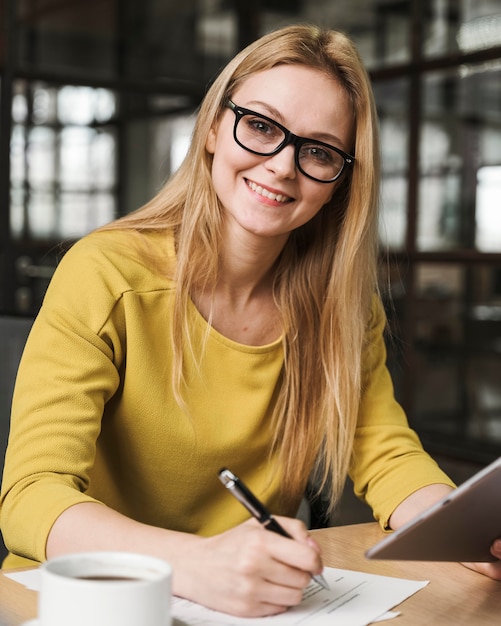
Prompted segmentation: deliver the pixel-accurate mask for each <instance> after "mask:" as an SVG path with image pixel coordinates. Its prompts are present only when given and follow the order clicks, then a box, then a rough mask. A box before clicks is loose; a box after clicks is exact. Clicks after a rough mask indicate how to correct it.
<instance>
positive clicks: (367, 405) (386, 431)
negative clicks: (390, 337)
mask: <svg viewBox="0 0 501 626" xmlns="http://www.w3.org/2000/svg"><path fill="white" fill-rule="evenodd" d="M385 324H386V318H385V314H384V311H383V307H382V304H381V302H380V301H379V300H376V301H375V304H374V306H373V310H372V315H371V319H370V323H369V326H368V331H367V341H366V347H365V351H364V355H363V365H362V367H363V393H362V398H361V403H360V409H359V416H358V423H357V429H356V433H355V441H354V447H353V455H352V461H351V470H350V477H351V479H352V480H353V483H354V489H355V493H356V495H357V496H358V497H359V498H361V499H362V500H364V501H365V502H366V503H367V504H368V505H369V506H370V507H371V508H372V510H373V513H374V517H375V519H376V520H377V521H378V522H379V524H380V525H381V527H382V528H383V529H384V530H388V529H389V518H390V516H391V514H392V513H393V511H394V510H395V509H396V507H397V506H398V505H399V504H400V503H401V502H402V501H403V500H405V498H407V497H408V496H410V495H411V494H412V493H414V492H415V491H417V490H418V489H420V488H422V487H425V486H427V485H430V484H434V483H443V484H447V485H451V486H454V483H453V482H452V481H451V480H450V479H449V478H448V476H446V474H444V472H443V471H442V470H441V469H440V468H439V466H438V464H437V463H436V462H435V461H434V460H433V459H432V458H431V457H430V456H429V455H428V454H427V453H426V451H425V450H424V449H423V447H422V445H421V442H420V441H419V438H418V436H417V434H416V432H415V431H414V430H412V429H411V428H410V427H409V424H408V421H407V418H406V416H405V414H404V411H403V409H402V407H401V406H400V405H399V404H398V402H397V401H396V400H395V397H394V392H393V384H392V381H391V378H390V374H389V372H388V369H387V367H386V347H385V344H384V336H383V333H384V328H385Z"/></svg>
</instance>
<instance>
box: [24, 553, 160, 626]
mask: <svg viewBox="0 0 501 626" xmlns="http://www.w3.org/2000/svg"><path fill="white" fill-rule="evenodd" d="M40 569H41V572H40V573H41V579H40V593H39V600H38V620H36V623H37V624H38V625H39V626H90V625H92V626H170V624H171V613H170V604H171V584H172V569H171V566H170V565H169V563H167V562H166V561H163V560H161V559H157V558H154V557H150V556H145V555H141V554H134V553H128V552H85V553H79V554H70V555H65V556H61V557H57V558H54V559H50V560H48V561H46V562H45V563H43V564H42V565H41V567H40Z"/></svg>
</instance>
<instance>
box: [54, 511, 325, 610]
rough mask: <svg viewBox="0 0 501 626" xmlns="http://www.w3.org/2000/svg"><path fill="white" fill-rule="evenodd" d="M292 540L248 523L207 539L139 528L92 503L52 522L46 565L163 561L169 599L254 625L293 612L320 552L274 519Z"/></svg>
mask: <svg viewBox="0 0 501 626" xmlns="http://www.w3.org/2000/svg"><path fill="white" fill-rule="evenodd" d="M280 523H281V524H283V525H284V527H285V528H286V529H287V531H288V532H289V533H290V534H291V535H292V536H293V537H294V538H295V540H294V541H293V540H291V539H287V538H284V537H281V536H279V535H277V534H276V533H271V532H266V531H265V530H264V529H263V528H262V527H261V526H260V525H259V524H258V523H257V522H255V520H250V521H248V522H245V523H244V524H241V525H239V526H237V527H235V528H233V529H231V530H229V531H226V532H224V533H221V534H220V535H216V536H214V537H209V538H206V537H198V536H195V535H190V534H187V533H181V532H175V531H172V530H165V529H162V528H156V527H153V526H148V525H146V524H141V523H139V522H136V521H133V520H131V519H129V518H127V517H125V516H123V515H121V514H119V513H117V512H115V511H113V510H111V509H109V508H108V507H106V506H104V505H102V504H97V503H81V504H77V505H75V506H73V507H71V508H69V509H67V510H66V511H64V512H63V513H62V514H61V515H60V516H59V518H58V519H57V520H56V522H55V524H54V526H53V527H52V530H51V532H50V534H49V538H48V542H47V557H48V558H51V557H55V556H58V555H59V554H64V553H65V552H70V551H71V552H76V551H87V550H127V551H134V552H141V553H145V554H151V555H154V556H157V557H160V558H164V559H166V560H168V561H169V562H170V563H171V565H172V567H173V571H174V577H173V593H174V594H175V595H178V596H182V597H185V598H188V599H191V600H194V601H196V602H199V603H201V604H203V605H205V606H208V607H210V608H213V609H216V610H220V611H224V612H227V613H232V614H234V615H242V616H247V617H256V616H262V615H272V614H277V613H281V612H283V611H285V610H286V609H287V608H288V607H290V606H294V605H296V604H299V602H300V601H301V599H302V595H303V589H304V588H305V587H306V586H307V585H308V584H309V583H310V574H312V573H313V574H318V573H320V572H321V570H322V563H321V559H320V551H319V548H318V546H317V544H316V543H315V542H314V541H313V540H312V539H311V538H310V537H309V536H308V533H307V531H306V529H305V527H304V525H303V524H302V523H301V522H299V521H298V520H292V519H288V518H280Z"/></svg>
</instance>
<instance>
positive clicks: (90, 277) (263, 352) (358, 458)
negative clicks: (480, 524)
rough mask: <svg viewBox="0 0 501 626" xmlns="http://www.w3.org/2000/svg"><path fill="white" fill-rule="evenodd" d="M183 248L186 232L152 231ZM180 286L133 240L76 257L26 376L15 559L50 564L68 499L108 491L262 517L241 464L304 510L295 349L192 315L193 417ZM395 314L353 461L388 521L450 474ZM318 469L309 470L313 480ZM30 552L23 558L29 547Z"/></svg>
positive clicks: (161, 245) (33, 344)
mask: <svg viewBox="0 0 501 626" xmlns="http://www.w3.org/2000/svg"><path fill="white" fill-rule="evenodd" d="M148 237H149V239H150V242H149V243H150V245H151V249H152V250H157V251H158V250H159V251H161V252H162V253H163V254H164V255H170V256H171V257H172V256H173V246H172V240H171V238H170V237H167V236H165V235H163V236H161V235H158V234H156V235H148ZM173 296H174V285H173V283H172V282H171V281H168V280H166V279H165V278H164V277H162V276H161V275H160V274H159V273H156V272H154V271H151V270H150V269H148V268H147V267H145V265H144V263H142V262H141V261H140V258H139V256H138V255H137V254H135V253H134V237H133V235H132V234H131V233H128V232H121V231H114V232H103V233H94V234H92V235H89V236H87V237H85V238H84V239H82V240H81V241H80V242H78V243H77V244H76V245H75V246H74V247H73V248H72V249H71V250H70V251H69V252H68V253H67V254H66V255H65V257H64V258H63V260H62V262H61V263H60V265H59V267H58V269H57V271H56V274H55V276H54V278H53V280H52V282H51V284H50V286H49V289H48V291H47V294H46V297H45V300H44V304H43V306H42V308H41V310H40V313H39V315H38V317H37V319H36V321H35V323H34V326H33V330H32V332H31V334H30V337H29V339H28V342H27V344H26V348H25V352H24V355H23V358H22V361H21V365H20V369H19V375H18V379H17V383H16V388H15V393H14V400H13V408H12V420H11V435H10V440H9V445H8V450H7V454H6V461H5V469H4V479H3V485H2V500H1V510H0V525H1V529H2V532H3V535H4V540H5V543H6V545H7V546H8V548H9V550H10V552H11V553H13V554H11V555H9V556H8V557H7V559H6V561H5V563H4V566H5V567H15V566H21V565H26V564H27V562H26V560H25V559H22V558H20V557H25V558H27V559H32V560H35V561H42V560H44V559H45V545H46V541H47V536H48V534H49V531H50V529H51V527H52V524H53V523H54V521H55V520H56V518H57V517H58V516H59V515H60V514H61V513H62V512H63V511H64V510H65V509H67V508H68V507H70V506H72V505H74V504H76V503H79V502H83V501H90V500H96V501H99V502H104V503H105V504H107V505H108V506H110V507H112V508H114V509H116V510H118V511H120V512H122V513H124V514H125V515H128V516H130V517H132V518H134V519H136V520H139V521H142V522H145V523H148V524H153V525H156V526H160V527H164V528H170V529H175V530H180V531H185V532H190V533H199V534H202V535H212V534H215V533H218V532H221V531H223V530H225V529H227V528H229V527H231V526H234V525H236V524H238V523H240V522H241V521H243V520H244V519H246V518H247V517H248V514H247V512H246V510H245V509H244V507H242V505H241V504H240V503H238V502H237V501H236V500H235V499H234V498H232V497H231V495H230V494H228V492H227V490H225V489H223V488H222V486H221V484H220V482H219V480H218V477H217V471H218V469H220V468H221V467H222V466H228V467H229V468H231V469H232V470H233V471H234V472H235V473H237V474H239V475H240V476H241V477H242V479H243V480H245V482H247V483H248V484H249V486H250V487H251V488H252V489H253V490H255V492H256V493H257V495H258V496H259V497H261V498H262V499H263V500H264V501H265V502H266V503H267V505H268V506H269V507H270V508H271V509H272V510H273V511H274V512H275V513H282V514H287V515H294V514H295V512H296V511H297V507H298V505H299V501H300V498H301V495H302V494H301V493H299V492H298V493H295V494H288V497H287V498H286V499H283V498H282V499H281V498H280V497H279V479H278V477H275V479H274V481H273V482H272V484H271V486H268V488H266V485H267V484H268V482H267V481H268V479H269V476H268V474H267V472H266V468H267V459H268V449H269V448H268V446H269V441H270V430H269V428H270V419H271V415H272V411H273V407H274V399H275V397H276V390H277V386H278V385H279V384H280V380H281V378H280V372H281V369H282V365H283V351H282V345H281V342H280V341H276V342H274V343H272V344H270V345H266V346H260V347H252V346H245V345H240V344H238V343H236V342H234V341H230V340H228V339H226V338H225V337H223V336H222V335H220V334H219V333H218V332H216V331H215V330H214V329H209V331H208V329H207V324H206V322H205V320H204V319H203V318H202V316H201V315H200V314H199V313H198V311H197V310H196V309H195V307H192V308H191V310H190V315H191V321H192V326H193V331H194V333H195V339H196V342H197V343H198V342H200V343H201V342H202V341H203V338H204V336H205V335H206V333H207V331H208V332H209V334H208V343H207V347H206V351H205V353H204V357H203V361H202V363H201V365H200V367H197V366H196V365H195V363H194V362H193V359H192V358H191V357H190V355H189V354H187V355H186V362H187V363H188V364H189V369H188V371H187V382H188V386H189V394H188V396H187V400H188V407H189V412H190V417H187V416H186V414H185V413H183V412H182V411H181V410H180V408H179V406H178V405H177V403H176V402H175V400H174V399H173V397H172V392H171V384H170V381H171V363H172V350H171V342H170V333H169V324H170V320H171V316H172V308H173ZM383 326H384V317H383V314H382V312H381V309H380V308H378V309H377V311H375V314H374V315H373V325H372V327H371V328H370V329H369V330H368V332H370V333H371V337H370V340H371V347H370V349H368V350H367V354H366V355H364V358H365V361H364V367H365V372H366V376H368V377H369V381H370V382H369V385H368V387H367V390H366V392H365V394H364V397H363V399H362V404H361V410H360V417H359V424H358V428H357V433H356V440H355V446H354V454H353V471H352V479H353V481H354V484H355V490H356V492H357V494H358V495H359V496H360V497H362V498H364V499H365V500H366V501H367V502H368V504H369V505H370V506H372V508H373V510H374V514H375V517H376V519H378V520H379V521H380V523H381V525H382V526H385V525H386V523H387V521H388V518H389V516H390V515H391V513H392V512H393V510H394V509H395V507H396V506H397V505H398V504H399V503H400V502H401V501H402V500H403V499H404V498H405V497H406V496H408V495H410V494H411V493H412V492H413V491H415V490H416V489H419V488H420V487H422V486H424V485H427V484H430V483H434V482H446V483H449V480H448V479H447V477H446V476H444V475H443V474H442V472H441V471H440V470H439V469H438V467H437V466H436V464H435V463H434V462H433V461H432V460H431V459H430V458H429V457H428V456H427V455H426V454H425V453H424V452H423V450H422V448H421V445H420V444H419V441H418V439H417V437H416V435H415V433H414V432H413V431H412V430H410V429H409V428H408V425H407V422H406V418H405V416H404V414H403V412H402V410H401V408H400V407H399V405H398V404H397V403H396V402H395V400H394V398H393V390H392V385H391V381H390V378H389V375H388V372H387V370H386V367H385V354H386V353H385V348H384V343H383V337H382V331H383ZM306 480H307V477H306V476H305V483H306ZM14 554H15V555H19V556H14Z"/></svg>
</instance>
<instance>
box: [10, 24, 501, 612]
mask: <svg viewBox="0 0 501 626" xmlns="http://www.w3.org/2000/svg"><path fill="white" fill-rule="evenodd" d="M376 126H377V123H376V116H375V109H374V102H373V97H372V93H371V89H370V85H369V81H368V78H367V75H366V73H365V71H364V69H363V66H362V64H361V62H360V59H359V57H358V55H357V53H356V51H355V49H354V47H353V45H352V44H351V43H350V41H349V40H348V39H347V38H346V37H345V36H343V35H342V34H339V33H336V32H331V31H325V32H324V31H322V30H320V29H317V28H314V27H309V26H295V27H288V28H285V29H282V30H279V31H277V32H274V33H271V34H269V35H267V36H265V37H263V38H262V39H260V40H259V41H256V42H255V43H253V44H252V45H251V46H249V47H248V48H247V49H246V50H244V51H243V52H241V53H240V54H238V55H237V56H236V57H235V59H234V60H232V61H231V62H230V63H229V65H228V66H227V67H226V69H224V70H223V71H222V73H221V74H220V76H219V77H218V78H217V80H216V81H215V82H214V84H213V85H212V87H211V88H210V90H209V92H208V94H207V96H206V98H205V100H204V102H203V103H202V105H201V108H200V111H199V114H198V118H197V123H196V128H195V131H194V136H193V141H192V145H191V149H190V151H189V153H188V155H187V157H186V160H185V161H184V163H183V165H182V166H181V168H180V169H179V171H178V172H177V173H176V174H175V175H174V176H173V177H172V178H171V180H169V181H168V182H167V184H166V185H165V187H164V188H163V189H162V190H161V191H160V193H159V194H158V195H157V196H156V197H155V198H154V199H153V200H152V201H151V202H149V203H148V204H147V205H146V206H145V207H143V208H142V209H140V210H139V211H137V212H136V213H134V214H132V215H130V216H128V217H126V218H125V219H122V220H119V221H117V222H115V223H113V224H111V225H109V226H108V227H106V228H104V229H101V230H100V231H98V232H96V233H93V234H91V235H89V236H87V237H85V238H83V239H82V240H81V241H80V242H78V243H77V244H76V245H75V246H74V247H73V248H72V249H71V250H70V251H69V252H68V253H67V254H66V256H65V257H64V259H63V260H62V262H61V263H60V266H59V268H58V270H57V272H56V275H55V276H54V279H53V281H52V283H51V285H50V287H49V290H48V292H47V296H46V299H45V301H44V304H43V307H42V309H41V311H40V314H39V316H38V318H37V320H36V321H35V324H34V327H33V331H32V333H31V336H30V338H29V340H28V343H27V346H26V350H25V354H24V357H23V360H22V363H21V367H20V370H19V376H18V382H17V385H16V391H15V397H14V402H13V412H12V428H11V438H10V443H9V447H8V452H7V456H6V464H5V474H4V482H3V490H2V509H1V526H2V531H3V533H4V537H5V541H6V543H7V545H8V547H9V549H10V552H11V554H10V555H9V556H8V557H7V560H6V563H5V566H14V565H21V564H26V563H27V561H26V559H30V560H34V561H42V560H44V559H46V558H49V557H53V556H56V555H59V554H62V553H65V552H69V551H72V552H74V551H79V550H96V549H97V550H99V549H115V550H120V549H126V550H134V551H139V552H145V553H149V554H154V555H157V556H160V557H163V558H166V559H167V560H169V561H170V562H171V563H172V565H173V567H174V572H175V574H174V592H175V593H176V594H177V595H180V596H183V597H186V598H190V599H192V600H195V601H198V602H200V603H202V604H205V605H207V606H209V607H212V608H215V609H219V610H222V611H226V612H229V613H233V614H237V615H245V616H261V615H267V614H276V613H280V612H282V611H285V610H286V608H287V607H290V606H293V605H295V604H297V603H299V602H300V601H301V598H302V592H303V589H304V588H305V586H306V585H307V584H309V581H310V577H311V575H312V574H318V573H320V572H321V570H322V560H321V554H320V551H319V548H318V546H317V545H316V543H315V542H314V541H313V539H311V538H310V537H309V535H308V532H307V530H306V528H305V527H304V525H303V524H302V522H300V521H298V520H296V519H294V516H295V513H296V511H297V507H298V505H299V503H300V500H301V497H302V494H303V493H304V491H305V488H306V486H307V482H308V480H309V479H311V478H313V479H314V483H315V484H316V485H317V486H319V487H322V488H324V489H329V490H330V493H331V494H332V507H334V506H335V503H336V500H337V499H338V497H339V494H340V491H341V489H342V487H343V484H344V482H345V479H346V476H347V474H348V473H349V474H350V475H351V477H352V479H353V481H354V484H355V489H356V492H357V494H358V495H359V496H360V497H361V498H363V499H364V500H365V501H366V502H367V503H368V504H369V505H370V506H371V507H372V508H373V510H374V515H375V517H376V519H378V521H379V522H380V524H381V526H382V527H383V528H388V529H390V528H397V527H398V526H400V525H401V524H402V523H404V522H405V521H407V520H408V519H410V518H411V517H413V516H414V515H415V514H416V513H417V512H418V511H420V510H421V509H423V508H424V507H427V506H428V505H430V504H431V503H433V502H434V501H436V500H437V499H438V498H440V497H442V496H443V495H444V494H445V493H447V492H448V491H449V490H450V489H452V488H453V484H452V483H451V481H450V480H449V479H448V478H447V476H445V475H444V474H443V473H442V472H441V470H440V469H439V468H438V467H437V465H436V464H435V463H434V462H433V461H432V460H431V459H430V458H429V457H428V456H427V454H425V452H424V451H423V449H422V447H421V445H420V443H419V441H418V439H417V437H416V435H415V433H413V431H412V430H411V429H409V427H408V425H407V422H406V419H405V416H404V415H403V413H402V410H401V409H400V407H399V406H398V405H397V403H396V402H395V400H394V398H393V392H392V386H391V382H390V379H389V375H388V372H387V370H386V368H385V349H384V344H383V329H384V326H385V320H384V314H383V311H382V307H381V304H380V302H379V299H378V296H377V284H376V262H377V261H376V252H377V245H376V242H377V229H376V225H377V204H378V184H379V172H378V142H377V129H376ZM222 466H227V467H229V468H230V469H231V470H233V471H234V472H235V473H236V474H238V475H239V476H240V477H241V478H242V479H243V480H244V481H245V482H246V483H247V484H248V485H249V486H250V487H251V488H252V489H253V491H255V492H256V494H257V495H258V496H259V497H260V498H261V499H262V500H263V501H264V503H265V504H266V505H267V506H268V508H270V509H271V510H272V511H273V512H274V513H276V514H279V515H280V516H281V517H280V522H281V523H282V524H283V526H284V527H285V528H286V530H287V531H288V532H289V533H290V535H292V537H293V539H294V540H291V539H288V538H284V537H281V536H278V535H276V534H274V533H268V532H264V531H263V530H262V528H261V527H260V526H259V524H258V523H257V522H255V520H248V519H247V518H248V514H247V512H246V510H245V509H244V508H243V507H242V506H241V505H240V503H239V502H237V501H236V500H234V499H233V498H232V497H231V495H230V494H228V492H227V491H226V490H225V489H223V488H222V486H221V484H220V483H219V480H218V476H217V472H218V470H219V469H220V468H221V467H222ZM498 556H501V555H498ZM479 567H480V566H479ZM484 567H487V568H490V569H488V570H485V573H488V574H489V575H492V576H493V577H494V576H496V575H499V571H496V569H495V566H493V565H488V566H484Z"/></svg>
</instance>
